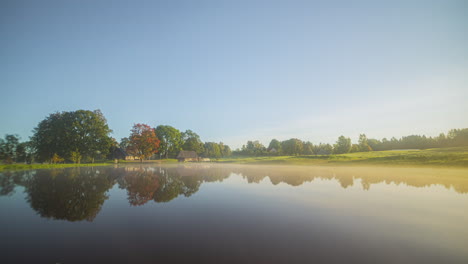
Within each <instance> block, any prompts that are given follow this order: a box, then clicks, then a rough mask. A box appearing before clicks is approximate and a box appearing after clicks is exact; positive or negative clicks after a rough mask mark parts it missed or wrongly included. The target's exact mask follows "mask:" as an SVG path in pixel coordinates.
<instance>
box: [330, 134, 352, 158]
mask: <svg viewBox="0 0 468 264" xmlns="http://www.w3.org/2000/svg"><path fill="white" fill-rule="evenodd" d="M350 150H351V139H350V138H346V137H344V136H340V137H339V138H338V140H337V141H336V144H335V146H334V148H333V152H334V153H335V154H343V153H349V151H350Z"/></svg>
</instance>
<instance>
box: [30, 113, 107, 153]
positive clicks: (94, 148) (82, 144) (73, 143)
mask: <svg viewBox="0 0 468 264" xmlns="http://www.w3.org/2000/svg"><path fill="white" fill-rule="evenodd" d="M33 132H34V135H33V137H32V138H31V141H32V142H33V146H34V148H35V149H36V154H37V157H38V159H39V160H40V161H46V160H50V159H51V158H52V156H53V155H54V154H57V155H59V156H62V157H68V156H69V155H70V153H71V152H72V151H77V152H79V153H80V155H81V156H83V157H84V158H87V159H88V160H92V161H93V162H94V159H95V157H97V156H98V155H101V154H102V155H105V154H107V152H108V151H109V148H110V145H111V138H110V137H109V134H110V132H112V130H110V129H109V126H108V125H107V120H106V119H105V117H104V115H103V114H102V112H101V111H100V110H95V111H88V110H77V111H71V112H61V113H58V112H57V113H53V114H50V115H49V116H48V117H47V118H46V119H44V120H42V121H41V122H39V124H38V126H37V127H36V128H35V129H34V130H33Z"/></svg>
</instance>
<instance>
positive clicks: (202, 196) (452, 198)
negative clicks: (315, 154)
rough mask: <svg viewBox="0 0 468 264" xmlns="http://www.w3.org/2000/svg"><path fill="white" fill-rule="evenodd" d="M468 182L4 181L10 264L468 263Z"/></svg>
mask: <svg viewBox="0 0 468 264" xmlns="http://www.w3.org/2000/svg"><path fill="white" fill-rule="evenodd" d="M467 175H468V171H467V170H466V169H449V168H437V169H431V168H387V167H311V166H261V165H215V164H187V165H166V166H148V165H143V166H139V165H129V166H117V167H94V168H88V167H82V168H70V169H51V170H30V171H14V172H2V173H0V195H1V196H0V209H1V211H2V212H3V213H2V214H1V215H0V225H1V226H2V239H1V248H3V250H2V251H3V252H2V255H3V258H4V259H6V260H7V263H16V262H31V263H32V262H34V263H83V262H87V263H103V262H121V263H128V262H132V263H154V262H158V261H160V262H205V263H206V262H217V263H219V262H230V263H239V262H247V263H310V262H313V261H328V262H374V263H375V262H378V263H381V262H383V263H465V262H466V261H467V260H468V251H467V250H466V249H467V248H466V245H467V244H468V229H467V228H466V223H468V210H467V208H468V177H466V176H467ZM23 252H28V254H24V253H23Z"/></svg>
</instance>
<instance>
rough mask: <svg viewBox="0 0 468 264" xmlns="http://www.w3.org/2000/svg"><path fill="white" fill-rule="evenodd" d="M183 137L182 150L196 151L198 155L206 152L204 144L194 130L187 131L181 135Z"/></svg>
mask: <svg viewBox="0 0 468 264" xmlns="http://www.w3.org/2000/svg"><path fill="white" fill-rule="evenodd" d="M181 137H182V142H183V144H182V149H183V150H191V151H195V152H196V153H197V154H201V153H203V151H204V148H203V142H202V141H201V139H200V136H199V135H198V134H197V133H195V132H193V131H192V130H186V131H185V132H183V133H182V134H181Z"/></svg>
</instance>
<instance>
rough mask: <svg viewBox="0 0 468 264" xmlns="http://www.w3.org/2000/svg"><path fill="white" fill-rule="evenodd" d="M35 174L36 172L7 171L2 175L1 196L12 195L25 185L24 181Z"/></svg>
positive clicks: (0, 181) (0, 174)
mask: <svg viewBox="0 0 468 264" xmlns="http://www.w3.org/2000/svg"><path fill="white" fill-rule="evenodd" d="M34 173H35V172H34V171H5V172H3V173H0V196H3V195H12V194H13V193H14V190H15V187H16V186H17V185H24V181H25V180H26V179H27V178H28V177H30V176H32V175H34Z"/></svg>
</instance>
